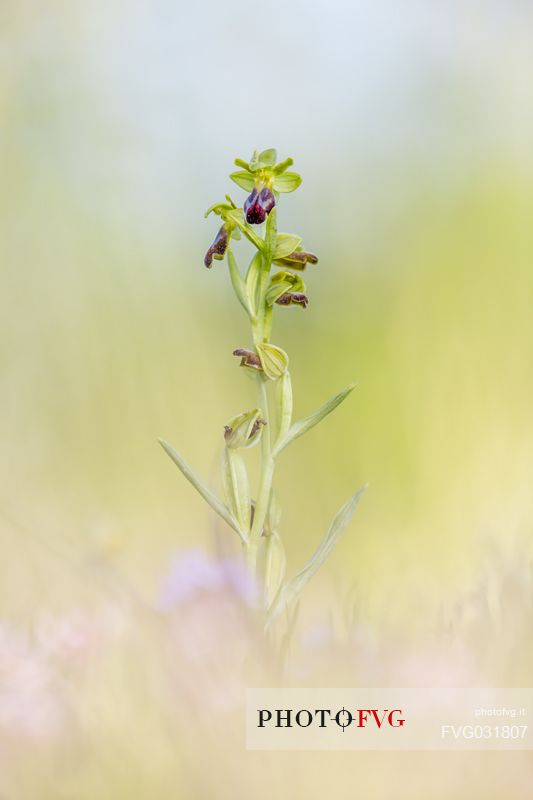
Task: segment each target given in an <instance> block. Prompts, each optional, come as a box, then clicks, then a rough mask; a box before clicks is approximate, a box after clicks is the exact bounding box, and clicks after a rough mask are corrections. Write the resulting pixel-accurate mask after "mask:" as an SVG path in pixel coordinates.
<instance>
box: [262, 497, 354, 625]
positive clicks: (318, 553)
mask: <svg viewBox="0 0 533 800" xmlns="http://www.w3.org/2000/svg"><path fill="white" fill-rule="evenodd" d="M366 488H367V487H366V485H365V486H362V487H361V488H360V489H358V490H357V492H355V494H353V495H352V496H351V497H350V499H349V500H348V501H347V502H346V503H345V504H344V505H343V506H342V508H340V509H339V511H338V512H337V514H336V515H335V517H334V519H333V522H332V523H331V525H330V526H329V529H328V532H327V533H326V535H325V536H324V538H323V539H322V541H321V542H320V544H319V545H318V547H317V549H316V550H315V553H314V555H313V556H312V558H311V559H310V560H309V561H308V562H307V564H306V565H305V567H304V568H303V569H302V570H300V572H299V573H298V574H297V575H296V576H295V577H294V578H293V579H292V580H291V581H289V583H287V584H286V585H285V586H284V587H283V589H282V590H281V591H280V593H279V596H278V598H277V599H276V601H275V605H273V607H272V609H271V612H270V615H271V618H272V617H273V616H275V615H276V614H278V613H279V612H280V611H282V610H283V609H284V608H285V607H286V606H287V605H288V604H289V603H291V602H292V601H293V600H295V599H296V598H297V597H298V596H299V595H300V594H301V592H302V590H303V589H304V588H305V586H306V585H307V584H308V583H309V581H310V580H311V578H312V577H313V576H314V575H316V573H317V572H318V570H319V569H320V567H321V566H322V564H323V563H324V562H325V561H326V559H327V558H328V556H329V555H330V554H331V552H332V550H333V548H334V547H335V545H336V544H337V542H338V541H339V539H340V537H341V535H342V534H343V533H344V531H345V530H346V528H347V526H348V524H349V523H350V521H351V519H352V517H353V515H354V512H355V509H356V508H357V505H358V504H359V501H360V500H361V497H362V496H363V494H364V493H365V491H366Z"/></svg>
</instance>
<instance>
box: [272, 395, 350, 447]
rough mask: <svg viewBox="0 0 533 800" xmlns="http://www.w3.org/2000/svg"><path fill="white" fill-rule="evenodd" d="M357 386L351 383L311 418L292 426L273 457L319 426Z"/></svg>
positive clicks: (305, 418) (310, 416)
mask: <svg viewBox="0 0 533 800" xmlns="http://www.w3.org/2000/svg"><path fill="white" fill-rule="evenodd" d="M355 386H356V384H355V383H350V384H349V385H348V386H345V387H344V389H341V391H340V392H339V393H338V394H336V395H335V396H334V397H332V398H331V399H330V400H328V401H327V402H326V403H324V405H323V406H320V408H318V409H317V410H316V411H314V412H313V413H312V414H309V416H307V417H304V418H303V419H301V420H299V421H298V422H295V423H294V425H292V426H291V428H290V429H289V431H288V433H287V435H286V436H285V438H284V439H283V441H280V442H279V444H277V445H276V447H275V448H274V452H273V453H272V455H273V457H274V458H275V457H277V456H278V455H279V454H280V453H281V451H282V450H284V449H285V448H286V447H287V446H288V445H289V444H291V442H294V440H295V439H298V437H300V436H303V435H304V433H307V431H309V430H311V428H314V427H315V425H318V423H319V422H321V421H322V420H323V419H324V418H325V417H327V416H328V415H329V414H331V412H332V411H334V410H335V409H336V408H337V406H339V405H340V404H341V403H342V402H343V400H346V398H347V397H348V395H349V394H350V393H351V392H352V391H353V390H354V389H355Z"/></svg>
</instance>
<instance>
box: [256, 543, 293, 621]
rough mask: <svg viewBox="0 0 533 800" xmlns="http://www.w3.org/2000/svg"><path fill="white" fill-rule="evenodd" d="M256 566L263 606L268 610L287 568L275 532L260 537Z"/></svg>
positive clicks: (283, 550) (277, 593) (283, 552)
mask: <svg viewBox="0 0 533 800" xmlns="http://www.w3.org/2000/svg"><path fill="white" fill-rule="evenodd" d="M257 566H258V573H259V576H260V578H261V581H262V583H263V589H264V596H265V606H266V608H270V606H271V605H272V603H273V602H274V600H275V598H276V597H278V595H279V593H280V590H281V587H282V585H283V581H284V580H285V572H286V568H287V559H286V557H285V548H284V546H283V542H282V540H281V537H280V535H279V534H278V533H277V532H276V531H274V532H273V533H271V534H270V535H269V536H262V537H261V541H260V543H259V555H258V564H257Z"/></svg>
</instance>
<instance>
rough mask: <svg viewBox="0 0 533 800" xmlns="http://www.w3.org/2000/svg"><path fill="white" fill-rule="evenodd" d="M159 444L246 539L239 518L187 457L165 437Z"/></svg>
mask: <svg viewBox="0 0 533 800" xmlns="http://www.w3.org/2000/svg"><path fill="white" fill-rule="evenodd" d="M159 444H160V445H161V447H162V448H163V450H164V451H165V452H166V454H167V455H168V456H170V458H171V459H172V461H173V462H174V464H176V466H177V467H178V468H179V469H180V470H181V473H182V475H183V476H184V477H185V478H187V480H188V481H189V483H192V485H193V486H194V488H195V489H196V491H197V492H198V493H199V494H200V495H201V496H202V497H203V498H204V500H205V501H206V503H208V504H209V505H210V506H211V508H212V509H213V511H214V512H215V513H216V514H218V515H219V517H222V519H223V520H224V522H226V523H227V524H228V525H229V526H230V528H233V530H234V531H235V532H236V533H238V535H239V536H240V538H241V539H242V541H243V542H245V541H246V535H245V534H244V533H243V531H242V530H241V529H240V527H239V524H238V522H237V520H236V519H235V518H234V517H233V516H232V515H231V514H230V512H229V510H228V509H227V508H226V506H225V505H224V503H222V502H221V501H220V500H219V499H218V497H217V496H216V495H215V494H214V493H213V492H212V491H211V489H209V488H208V487H207V486H206V484H205V483H204V482H203V480H202V479H201V478H200V477H199V475H197V474H196V472H195V471H194V470H193V468H192V467H191V466H190V465H189V464H188V463H187V462H186V461H185V459H184V458H183V457H182V456H181V455H180V454H179V453H178V452H177V451H176V450H174V448H173V447H172V446H171V445H170V444H168V442H165V441H164V439H159Z"/></svg>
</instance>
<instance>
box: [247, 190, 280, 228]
mask: <svg viewBox="0 0 533 800" xmlns="http://www.w3.org/2000/svg"><path fill="white" fill-rule="evenodd" d="M275 205H276V198H275V197H274V193H273V192H272V190H271V189H269V188H268V186H263V188H262V189H259V190H258V189H257V187H254V189H253V190H252V193H251V194H250V195H249V197H247V198H246V201H245V203H244V206H243V211H244V216H245V217H246V222H247V223H248V224H249V225H261V223H262V222H264V221H265V219H266V218H267V214H270V212H271V211H272V209H273V208H274V206H275Z"/></svg>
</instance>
